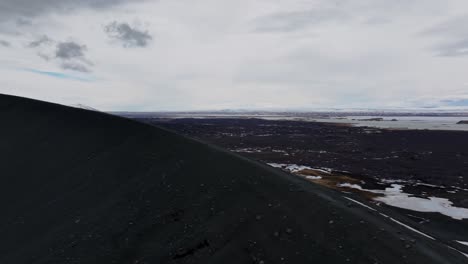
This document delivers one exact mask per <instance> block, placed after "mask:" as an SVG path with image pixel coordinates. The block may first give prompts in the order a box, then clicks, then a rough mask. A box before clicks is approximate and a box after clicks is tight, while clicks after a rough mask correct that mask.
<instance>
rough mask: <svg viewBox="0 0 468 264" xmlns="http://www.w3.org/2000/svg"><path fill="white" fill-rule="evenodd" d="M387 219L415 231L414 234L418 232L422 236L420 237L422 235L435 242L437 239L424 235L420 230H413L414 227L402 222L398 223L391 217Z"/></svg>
mask: <svg viewBox="0 0 468 264" xmlns="http://www.w3.org/2000/svg"><path fill="white" fill-rule="evenodd" d="M387 217H388V218H389V219H390V220H392V221H393V222H395V223H397V224H399V225H402V226H404V227H406V228H408V229H409V230H411V231H413V232H416V233H418V234H420V235H422V236H425V237H427V238H429V239H432V240H435V238H433V237H431V236H430V235H427V234H424V233H423V232H421V231H419V230H417V229H414V228H412V227H411V226H409V225H406V224H403V223H402V222H400V221H398V220H395V219H393V218H391V217H389V216H387Z"/></svg>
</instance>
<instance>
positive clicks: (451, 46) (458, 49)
mask: <svg viewBox="0 0 468 264" xmlns="http://www.w3.org/2000/svg"><path fill="white" fill-rule="evenodd" d="M435 49H436V51H438V55H440V56H446V57H457V56H467V55H468V38H466V39H461V40H458V41H456V42H453V43H447V44H443V45H439V46H438V47H436V48H435Z"/></svg>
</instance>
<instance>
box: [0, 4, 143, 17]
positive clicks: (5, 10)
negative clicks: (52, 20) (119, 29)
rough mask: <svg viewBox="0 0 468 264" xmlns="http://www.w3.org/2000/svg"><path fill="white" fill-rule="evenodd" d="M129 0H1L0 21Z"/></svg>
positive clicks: (102, 7)
mask: <svg viewBox="0 0 468 264" xmlns="http://www.w3.org/2000/svg"><path fill="white" fill-rule="evenodd" d="M140 1H141V0H140ZM128 2H130V1H129V0H41V1H31V0H2V1H0V21H1V20H8V19H11V18H13V19H15V20H16V19H19V18H21V17H35V16H39V15H42V14H45V13H49V12H61V13H62V12H68V11H73V10H76V9H79V8H93V9H107V8H111V7H114V6H116V5H120V4H123V3H128Z"/></svg>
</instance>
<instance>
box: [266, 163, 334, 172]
mask: <svg viewBox="0 0 468 264" xmlns="http://www.w3.org/2000/svg"><path fill="white" fill-rule="evenodd" d="M267 164H268V165H270V166H272V167H275V168H280V169H284V170H287V171H289V172H292V173H296V172H299V171H302V170H314V171H320V172H323V173H326V174H330V173H331V169H328V168H312V167H309V166H304V165H297V164H284V163H267Z"/></svg>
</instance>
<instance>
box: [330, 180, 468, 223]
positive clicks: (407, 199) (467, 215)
mask: <svg viewBox="0 0 468 264" xmlns="http://www.w3.org/2000/svg"><path fill="white" fill-rule="evenodd" d="M338 186H339V187H347V188H352V189H358V190H361V191H367V192H372V193H379V194H383V196H381V197H376V198H374V200H376V201H379V202H382V203H385V204H388V205H391V206H394V207H398V208H403V209H408V210H413V211H418V212H428V213H441V214H443V215H446V216H449V217H451V218H453V219H457V220H463V219H468V209H467V208H461V207H455V206H452V204H453V203H452V202H451V201H450V200H449V199H446V198H438V197H429V199H425V198H420V197H414V196H411V194H408V193H404V192H403V191H402V188H403V185H400V184H392V185H391V187H388V188H386V189H385V190H368V189H363V188H362V187H361V186H359V185H357V184H350V183H342V184H338Z"/></svg>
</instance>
